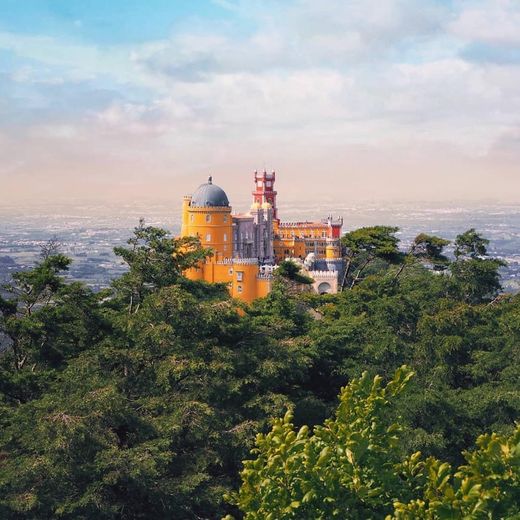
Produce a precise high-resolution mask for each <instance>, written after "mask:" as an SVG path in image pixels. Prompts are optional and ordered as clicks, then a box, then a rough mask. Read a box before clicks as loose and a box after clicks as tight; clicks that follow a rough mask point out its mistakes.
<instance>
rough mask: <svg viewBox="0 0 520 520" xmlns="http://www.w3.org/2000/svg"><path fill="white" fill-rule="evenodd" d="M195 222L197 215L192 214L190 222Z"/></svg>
mask: <svg viewBox="0 0 520 520" xmlns="http://www.w3.org/2000/svg"><path fill="white" fill-rule="evenodd" d="M194 220H195V215H194V214H193V213H192V214H191V215H190V222H193V221H194Z"/></svg>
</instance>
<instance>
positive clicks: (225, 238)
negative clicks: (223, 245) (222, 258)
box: [224, 233, 227, 242]
mask: <svg viewBox="0 0 520 520" xmlns="http://www.w3.org/2000/svg"><path fill="white" fill-rule="evenodd" d="M224 242H227V233H224Z"/></svg>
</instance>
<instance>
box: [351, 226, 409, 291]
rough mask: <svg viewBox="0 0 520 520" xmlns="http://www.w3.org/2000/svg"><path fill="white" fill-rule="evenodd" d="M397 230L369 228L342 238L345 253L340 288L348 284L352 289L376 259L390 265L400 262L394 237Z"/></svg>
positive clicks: (379, 227) (385, 227) (393, 228)
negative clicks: (344, 267) (343, 272)
mask: <svg viewBox="0 0 520 520" xmlns="http://www.w3.org/2000/svg"><path fill="white" fill-rule="evenodd" d="M398 230H399V228H397V227H391V226H371V227H363V228H360V229H356V230H354V231H351V232H350V233H346V234H345V235H344V236H343V237H342V239H341V242H342V244H343V247H344V248H345V250H346V252H347V256H346V258H347V267H346V270H345V275H344V278H343V282H342V288H345V287H346V286H347V284H348V283H349V282H350V288H352V287H354V286H355V285H356V284H357V283H358V282H359V281H360V279H361V275H362V274H363V272H364V271H365V269H367V267H369V265H371V264H372V263H374V262H375V261H376V260H378V259H379V260H382V261H384V262H385V263H391V264H392V263H397V262H399V261H400V260H402V257H403V255H402V254H401V253H400V252H399V248H398V244H399V240H398V238H397V237H396V236H395V234H396V233H397V231H398ZM352 273H354V274H353V275H352Z"/></svg>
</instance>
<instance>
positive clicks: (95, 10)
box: [0, 0, 520, 206]
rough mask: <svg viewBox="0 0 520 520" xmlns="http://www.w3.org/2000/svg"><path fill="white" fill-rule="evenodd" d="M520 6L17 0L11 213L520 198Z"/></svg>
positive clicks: (1, 71) (2, 139)
mask: <svg viewBox="0 0 520 520" xmlns="http://www.w3.org/2000/svg"><path fill="white" fill-rule="evenodd" d="M519 84H520V3H519V2H517V1H514V0H465V1H463V2H452V1H450V0H385V1H382V2H378V3H377V8H375V9H374V7H373V5H371V3H370V2H366V1H361V0H323V1H321V2H319V4H317V3H316V2H313V1H312V0H287V1H270V0H265V1H262V2H260V1H257V0H194V1H192V2H171V1H166V0H151V1H149V2H142V1H139V0H125V1H123V0H113V1H111V2H106V1H102V0H91V1H89V2H82V1H79V0H67V1H66V0H26V1H24V2H19V1H18V0H2V2H0V154H1V157H2V161H1V163H0V206H2V205H3V206H7V205H8V204H15V205H16V204H17V203H20V204H22V203H23V204H28V205H31V204H33V205H34V204H39V203H41V202H45V201H47V202H57V203H63V202H66V201H71V200H85V199H88V200H91V201H96V200H97V201H106V202H107V203H111V204H116V205H119V204H122V203H125V202H128V201H132V200H136V201H137V200H140V201H144V200H147V199H148V200H155V199H156V200H168V199H170V200H171V203H172V204H178V203H179V197H180V196H182V194H184V193H188V192H191V191H193V190H194V189H195V188H196V187H197V186H198V185H199V184H200V183H201V182H204V180H205V179H206V178H207V176H208V175H209V174H212V175H213V176H214V178H215V182H216V183H217V184H219V185H220V186H222V187H223V188H224V189H225V190H226V192H227V193H228V195H229V197H230V199H231V200H236V199H241V200H242V199H245V198H246V197H247V196H248V194H249V192H250V191H251V184H252V183H251V174H252V171H254V170H255V169H259V170H260V169H263V168H264V167H265V168H267V169H268V170H271V169H275V170H276V171H277V172H278V179H277V187H278V190H279V192H280V197H285V198H286V199H287V200H298V199H309V198H311V197H316V198H321V199H323V200H325V199H331V200H333V201H341V200H344V199H346V200H348V201H350V202H363V201H370V200H373V201H383V202H384V201H394V200H395V201H399V200H403V201H412V200H424V201H427V200H429V201H443V200H448V201H449V200H464V201H473V202H474V201H478V200H480V199H488V200H489V199H495V200H499V201H504V202H511V203H515V202H520V175H519V171H518V170H519V168H518V165H519V164H520V117H519V114H520V90H519V89H518V85H519Z"/></svg>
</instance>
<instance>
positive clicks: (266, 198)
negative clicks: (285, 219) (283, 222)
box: [253, 170, 278, 220]
mask: <svg viewBox="0 0 520 520" xmlns="http://www.w3.org/2000/svg"><path fill="white" fill-rule="evenodd" d="M275 180H276V173H275V172H274V171H272V172H271V173H267V172H266V171H265V170H264V171H263V173H258V171H255V191H253V198H254V202H256V203H258V204H260V205H262V204H264V203H265V202H268V203H269V204H271V206H272V208H273V219H275V220H278V210H277V208H276V191H275V190H274V181H275Z"/></svg>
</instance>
